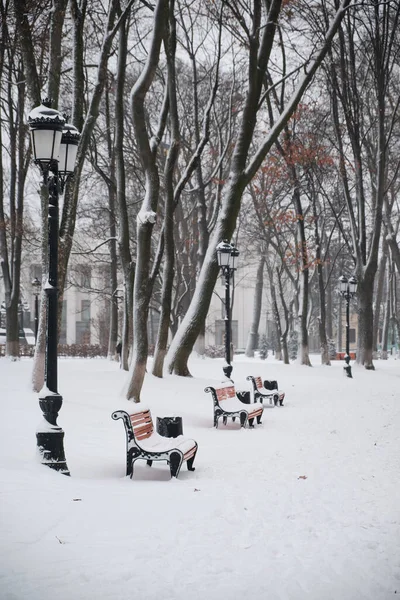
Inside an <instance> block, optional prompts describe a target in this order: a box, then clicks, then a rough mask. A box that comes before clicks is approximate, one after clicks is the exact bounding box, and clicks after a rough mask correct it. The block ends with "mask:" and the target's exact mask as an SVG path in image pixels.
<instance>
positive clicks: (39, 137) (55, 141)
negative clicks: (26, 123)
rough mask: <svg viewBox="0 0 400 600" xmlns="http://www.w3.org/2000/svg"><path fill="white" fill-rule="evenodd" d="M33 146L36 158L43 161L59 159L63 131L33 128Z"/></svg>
mask: <svg viewBox="0 0 400 600" xmlns="http://www.w3.org/2000/svg"><path fill="white" fill-rule="evenodd" d="M31 139H32V148H33V155H34V159H35V160H37V161H42V162H50V161H52V160H58V155H59V152H60V143H61V131H57V130H54V129H42V128H40V129H32V130H31Z"/></svg>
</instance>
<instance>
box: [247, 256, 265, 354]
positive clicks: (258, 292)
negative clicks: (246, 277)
mask: <svg viewBox="0 0 400 600" xmlns="http://www.w3.org/2000/svg"><path fill="white" fill-rule="evenodd" d="M263 278H264V257H263V256H262V257H261V258H260V261H259V263H258V267H257V274H256V289H255V291H254V301H253V319H252V322H251V326H250V332H249V338H248V340H247V346H246V356H248V357H249V358H253V357H254V350H255V349H256V348H258V327H259V325H260V317H261V305H262V293H263V284H264V279H263Z"/></svg>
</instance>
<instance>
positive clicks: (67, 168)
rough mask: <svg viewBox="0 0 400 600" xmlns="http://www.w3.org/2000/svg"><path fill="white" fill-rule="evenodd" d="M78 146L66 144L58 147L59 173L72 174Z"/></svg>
mask: <svg viewBox="0 0 400 600" xmlns="http://www.w3.org/2000/svg"><path fill="white" fill-rule="evenodd" d="M77 151H78V146H77V145H76V144H72V143H68V144H63V143H62V144H61V145H60V158H59V165H58V170H59V172H61V173H65V174H69V173H73V172H74V169H75V160H76V153H77Z"/></svg>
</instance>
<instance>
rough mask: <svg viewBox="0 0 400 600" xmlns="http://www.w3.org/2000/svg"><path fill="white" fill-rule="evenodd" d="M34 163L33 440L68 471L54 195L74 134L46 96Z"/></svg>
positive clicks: (36, 121) (36, 128)
mask: <svg viewBox="0 0 400 600" xmlns="http://www.w3.org/2000/svg"><path fill="white" fill-rule="evenodd" d="M28 122H29V128H30V134H31V144H32V150H33V156H34V162H35V164H36V165H38V167H39V168H40V170H41V173H42V176H43V183H44V184H45V185H47V188H48V191H49V208H48V263H49V264H48V279H47V282H46V284H45V288H44V289H45V293H46V300H47V324H46V366H45V385H44V387H43V390H42V392H41V393H40V395H39V405H40V408H41V410H42V412H43V417H44V424H43V425H44V426H43V427H39V429H38V431H37V433H36V438H37V446H38V449H39V454H40V457H41V462H42V464H44V465H47V466H48V467H50V468H52V469H54V470H56V471H60V472H61V473H63V474H65V475H69V474H70V473H69V470H68V467H67V462H66V459H65V453H64V431H63V430H62V429H61V427H60V426H59V425H58V424H57V417H58V412H59V410H60V408H61V406H62V396H61V395H60V394H59V393H58V383H57V377H58V373H57V344H58V318H57V296H58V287H57V286H58V199H59V194H60V193H62V192H63V190H64V185H65V183H66V181H67V179H68V178H69V177H70V176H71V175H72V174H73V172H74V167H75V159H76V153H77V149H78V143H79V137H80V134H79V132H78V130H77V129H76V128H75V127H73V126H72V125H69V124H66V122H65V118H64V117H63V115H62V114H61V113H59V112H58V111H57V110H54V109H52V108H51V102H50V101H49V100H47V99H46V100H43V102H42V104H41V105H40V106H38V107H36V108H34V109H33V110H32V111H31V113H30V114H29V117H28Z"/></svg>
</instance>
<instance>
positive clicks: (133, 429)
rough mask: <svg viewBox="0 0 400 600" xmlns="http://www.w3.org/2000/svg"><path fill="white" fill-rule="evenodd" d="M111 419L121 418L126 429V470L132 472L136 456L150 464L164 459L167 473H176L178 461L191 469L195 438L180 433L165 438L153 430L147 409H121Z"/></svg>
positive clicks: (195, 450) (174, 474)
mask: <svg viewBox="0 0 400 600" xmlns="http://www.w3.org/2000/svg"><path fill="white" fill-rule="evenodd" d="M111 417H112V418H113V419H114V420H117V419H122V420H123V423H124V425H125V431H126V474H127V475H130V477H131V478H132V476H133V469H134V464H135V462H136V461H137V460H139V459H142V460H146V461H147V464H148V465H149V466H150V467H151V465H152V463H153V460H166V461H167V463H168V464H169V467H170V470H171V477H178V475H179V471H180V469H181V466H182V463H183V462H184V461H186V462H187V467H188V470H189V471H194V467H193V462H194V459H195V457H196V452H197V442H195V441H194V440H191V439H188V438H186V437H184V436H183V435H179V436H178V437H176V438H166V437H163V436H161V435H159V434H158V433H157V432H155V431H154V426H153V419H152V418H151V412H150V410H148V409H144V410H143V409H138V410H137V411H135V412H132V413H131V414H128V413H127V412H125V411H124V410H117V411H115V412H113V413H112V415H111Z"/></svg>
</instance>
